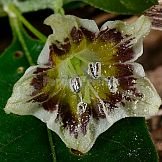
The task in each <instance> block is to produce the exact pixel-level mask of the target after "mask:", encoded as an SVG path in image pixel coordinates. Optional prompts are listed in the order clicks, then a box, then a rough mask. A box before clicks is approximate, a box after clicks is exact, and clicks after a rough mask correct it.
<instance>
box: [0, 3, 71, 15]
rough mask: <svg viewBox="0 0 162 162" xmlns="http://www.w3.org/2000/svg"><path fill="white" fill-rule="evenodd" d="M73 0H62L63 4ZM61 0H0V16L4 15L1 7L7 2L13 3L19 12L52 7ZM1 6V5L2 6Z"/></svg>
mask: <svg viewBox="0 0 162 162" xmlns="http://www.w3.org/2000/svg"><path fill="white" fill-rule="evenodd" d="M71 1H73V0H64V4H67V3H69V2H71ZM60 3H61V0H14V1H13V0H0V17H1V16H4V15H6V13H5V12H4V9H3V7H4V6H7V5H9V4H13V5H15V6H16V7H17V8H18V9H19V10H20V12H21V13H24V12H31V11H38V10H41V9H52V10H54V8H55V6H57V5H60ZM2 6H3V7H2Z"/></svg>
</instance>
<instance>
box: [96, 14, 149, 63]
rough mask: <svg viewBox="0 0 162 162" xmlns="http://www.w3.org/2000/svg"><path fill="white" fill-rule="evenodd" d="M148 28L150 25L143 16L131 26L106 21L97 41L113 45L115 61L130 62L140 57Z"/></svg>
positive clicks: (119, 22) (120, 22)
mask: <svg viewBox="0 0 162 162" xmlns="http://www.w3.org/2000/svg"><path fill="white" fill-rule="evenodd" d="M150 26H151V23H150V21H149V19H148V18H147V17H145V16H141V17H140V18H139V19H137V21H136V22H134V23H132V24H127V23H125V22H122V21H108V22H106V23H105V24H104V25H103V26H102V27H101V31H100V33H99V35H98V39H99V40H101V41H108V42H111V41H112V42H113V43H114V46H115V49H116V48H117V54H116V57H117V60H119V61H121V62H126V61H127V62H132V61H135V60H136V59H137V58H138V57H139V56H141V55H142V53H143V44H142V41H143V38H144V37H145V36H146V35H147V34H148V33H149V31H150Z"/></svg>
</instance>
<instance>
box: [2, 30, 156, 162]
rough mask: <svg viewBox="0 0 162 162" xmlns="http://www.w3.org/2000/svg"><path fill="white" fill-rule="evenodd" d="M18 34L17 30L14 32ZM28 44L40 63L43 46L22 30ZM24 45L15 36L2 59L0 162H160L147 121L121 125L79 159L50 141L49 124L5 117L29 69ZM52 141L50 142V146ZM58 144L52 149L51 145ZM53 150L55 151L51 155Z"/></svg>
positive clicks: (56, 141)
mask: <svg viewBox="0 0 162 162" xmlns="http://www.w3.org/2000/svg"><path fill="white" fill-rule="evenodd" d="M13 31H14V30H13ZM20 31H21V34H22V37H23V40H24V43H25V45H26V47H27V49H28V51H29V53H30V55H31V57H32V58H33V60H34V62H35V63H36V59H37V57H38V54H39V52H40V51H41V49H42V47H43V43H42V42H40V41H36V40H33V39H31V38H30V37H29V36H28V35H27V33H26V32H24V30H22V29H21V28H20ZM23 49H24V48H22V44H20V42H19V40H18V39H17V35H16V34H14V40H13V43H12V44H11V46H10V47H9V48H8V49H6V50H5V51H4V53H3V54H2V55H0V62H1V63H0V162H56V160H55V155H54V148H55V151H56V159H57V162H66V161H67V162H68V161H70V162H76V161H80V162H91V161H92V162H98V161H104V162H118V161H120V162H126V161H128V162H137V161H139V162H140V161H141V162H157V161H158V160H157V154H156V151H155V148H154V145H153V143H152V141H151V138H150V136H149V133H148V130H147V127H146V124H145V120H144V119H143V118H126V119H123V120H120V121H118V122H117V123H116V124H114V125H113V126H112V127H111V128H110V129H108V130H107V131H106V132H105V133H103V134H102V135H101V136H100V137H99V138H98V139H97V141H96V144H95V145H94V147H93V148H92V150H91V151H90V152H88V153H87V154H86V155H84V156H76V155H74V154H72V153H71V152H70V150H69V149H68V148H66V146H65V145H64V143H63V142H62V141H61V140H60V138H59V137H58V136H57V135H56V134H55V133H52V135H53V136H52V139H51V138H49V136H48V132H47V129H46V126H45V124H43V123H42V122H41V121H39V120H37V119H36V118H34V117H32V116H17V115H13V114H10V115H7V114H5V112H4V110H3V108H4V106H5V104H6V101H7V99H8V98H9V97H10V95H11V93H12V87H13V85H14V83H15V82H16V81H17V80H18V79H19V78H20V77H21V76H22V74H23V69H24V70H25V69H26V68H27V67H29V63H28V60H27V59H26V57H25V55H24V54H23V52H24V51H23ZM49 141H50V142H49ZM52 142H54V145H53V147H52V149H51V145H50V143H52ZM51 150H53V151H51Z"/></svg>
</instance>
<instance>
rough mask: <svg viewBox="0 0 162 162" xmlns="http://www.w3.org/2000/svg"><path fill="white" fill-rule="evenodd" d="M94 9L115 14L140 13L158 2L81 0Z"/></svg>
mask: <svg viewBox="0 0 162 162" xmlns="http://www.w3.org/2000/svg"><path fill="white" fill-rule="evenodd" d="M82 1H83V2H85V3H88V4H90V5H92V6H94V7H96V8H100V9H101V10H104V11H107V12H113V13H117V14H137V13H142V12H143V11H145V10H146V9H148V8H150V7H151V6H153V5H155V4H158V0H82Z"/></svg>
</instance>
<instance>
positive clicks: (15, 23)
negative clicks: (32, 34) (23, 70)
mask: <svg viewBox="0 0 162 162" xmlns="http://www.w3.org/2000/svg"><path fill="white" fill-rule="evenodd" d="M10 26H12V29H13V30H14V31H15V33H16V35H17V37H18V39H19V41H20V43H21V45H22V48H23V50H24V52H25V56H26V58H27V60H28V62H29V64H30V65H34V62H33V59H32V57H31V56H30V52H29V50H28V47H27V46H26V43H25V40H24V38H23V35H22V32H21V28H22V27H21V24H20V22H19V21H18V19H17V18H16V17H10Z"/></svg>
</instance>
